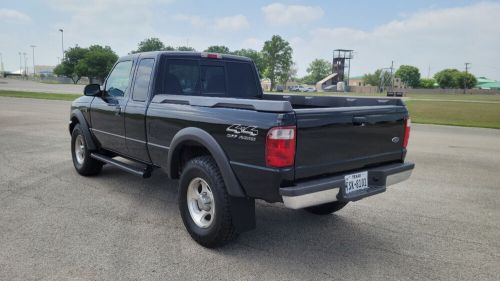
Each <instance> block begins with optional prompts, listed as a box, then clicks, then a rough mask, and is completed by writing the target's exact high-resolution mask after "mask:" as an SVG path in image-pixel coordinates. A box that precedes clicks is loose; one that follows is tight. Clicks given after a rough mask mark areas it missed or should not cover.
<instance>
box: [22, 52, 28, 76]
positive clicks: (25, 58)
mask: <svg viewBox="0 0 500 281" xmlns="http://www.w3.org/2000/svg"><path fill="white" fill-rule="evenodd" d="M23 55H24V75H26V79H28V58H27V57H26V52H24V53H23Z"/></svg>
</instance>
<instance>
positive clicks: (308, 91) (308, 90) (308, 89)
mask: <svg viewBox="0 0 500 281" xmlns="http://www.w3.org/2000/svg"><path fill="white" fill-rule="evenodd" d="M302 92H307V93H312V92H317V90H316V88H314V87H306V88H304V90H303V91H302Z"/></svg>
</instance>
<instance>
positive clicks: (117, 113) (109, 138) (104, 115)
mask: <svg viewBox="0 0 500 281" xmlns="http://www.w3.org/2000/svg"><path fill="white" fill-rule="evenodd" d="M131 70H132V61H131V60H127V61H121V62H118V63H117V64H116V65H115V67H114V68H113V70H112V71H111V74H110V75H109V76H108V79H107V80H106V83H105V86H104V90H105V91H104V94H103V96H102V97H96V98H95V99H94V100H93V101H92V105H91V108H90V118H91V123H92V132H93V133H94V135H95V136H96V138H97V140H98V141H99V142H100V144H101V145H102V147H103V148H105V149H109V150H112V151H116V152H118V153H124V154H126V152H127V147H126V146H125V124H124V115H123V110H124V109H125V104H126V103H127V96H128V92H129V86H130V74H131Z"/></svg>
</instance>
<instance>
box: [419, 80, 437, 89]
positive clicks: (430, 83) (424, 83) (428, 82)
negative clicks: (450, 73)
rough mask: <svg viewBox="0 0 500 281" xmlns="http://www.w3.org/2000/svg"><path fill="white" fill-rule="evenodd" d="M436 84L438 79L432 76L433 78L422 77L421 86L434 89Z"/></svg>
mask: <svg viewBox="0 0 500 281" xmlns="http://www.w3.org/2000/svg"><path fill="white" fill-rule="evenodd" d="M434 84H436V80H434V79H432V78H431V79H425V78H422V79H420V83H419V87H420V88H424V89H434V88H435V86H434Z"/></svg>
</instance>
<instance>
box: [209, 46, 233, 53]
mask: <svg viewBox="0 0 500 281" xmlns="http://www.w3.org/2000/svg"><path fill="white" fill-rule="evenodd" d="M204 52H209V53H219V54H230V53H231V51H229V48H228V47H226V46H223V45H214V46H210V47H208V48H207V49H206V50H205V51H204Z"/></svg>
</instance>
